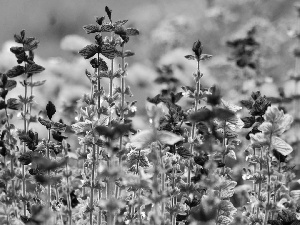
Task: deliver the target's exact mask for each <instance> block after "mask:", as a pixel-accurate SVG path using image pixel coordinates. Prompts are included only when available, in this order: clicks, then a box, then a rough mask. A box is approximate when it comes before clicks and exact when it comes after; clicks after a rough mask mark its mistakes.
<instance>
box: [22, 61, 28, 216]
mask: <svg viewBox="0 0 300 225" xmlns="http://www.w3.org/2000/svg"><path fill="white" fill-rule="evenodd" d="M25 68H26V63H25ZM25 75H26V74H25ZM24 87H25V96H24V98H25V99H27V78H26V79H25V80H24ZM26 114H27V103H26V102H25V103H24V111H23V120H24V131H25V133H27V126H26ZM25 152H26V144H25V142H24V143H23V153H25ZM22 178H23V184H22V195H23V197H25V195H26V180H25V165H22ZM23 210H24V216H26V202H25V201H24V202H23Z"/></svg>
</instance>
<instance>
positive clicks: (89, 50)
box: [79, 44, 98, 59]
mask: <svg viewBox="0 0 300 225" xmlns="http://www.w3.org/2000/svg"><path fill="white" fill-rule="evenodd" d="M97 52H98V49H97V46H96V45H94V44H90V45H87V46H85V47H84V48H83V49H81V50H80V51H79V54H80V55H82V56H83V57H84V58H85V59H89V58H91V57H93V56H94V55H95V54H96V53H97Z"/></svg>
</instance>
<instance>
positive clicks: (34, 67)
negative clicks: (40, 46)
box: [25, 63, 45, 74]
mask: <svg viewBox="0 0 300 225" xmlns="http://www.w3.org/2000/svg"><path fill="white" fill-rule="evenodd" d="M44 70H45V68H44V67H42V66H40V65H38V64H35V63H34V64H28V65H27V67H26V71H25V72H26V73H32V74H36V73H40V72H42V71H44Z"/></svg>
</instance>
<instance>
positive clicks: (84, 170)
mask: <svg viewBox="0 0 300 225" xmlns="http://www.w3.org/2000/svg"><path fill="white" fill-rule="evenodd" d="M83 150H84V153H86V145H84V146H83ZM82 171H83V173H84V174H86V169H85V159H83V165H82ZM82 196H85V187H83V188H82Z"/></svg>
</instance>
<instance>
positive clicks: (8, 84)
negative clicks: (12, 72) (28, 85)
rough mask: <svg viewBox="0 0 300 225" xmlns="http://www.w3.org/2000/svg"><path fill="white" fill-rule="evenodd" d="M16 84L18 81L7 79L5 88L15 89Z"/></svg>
mask: <svg viewBox="0 0 300 225" xmlns="http://www.w3.org/2000/svg"><path fill="white" fill-rule="evenodd" d="M16 86H17V81H15V80H7V82H6V84H5V86H4V88H5V89H7V90H9V91H10V90H12V89H14V88H15V87H16Z"/></svg>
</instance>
